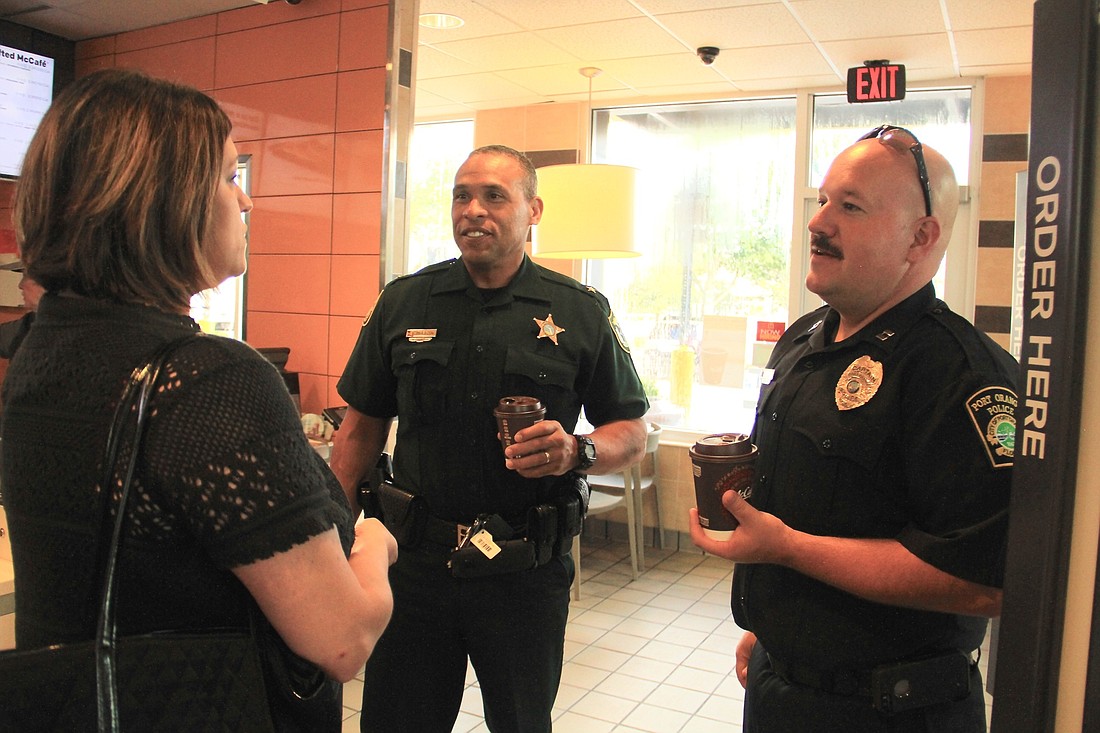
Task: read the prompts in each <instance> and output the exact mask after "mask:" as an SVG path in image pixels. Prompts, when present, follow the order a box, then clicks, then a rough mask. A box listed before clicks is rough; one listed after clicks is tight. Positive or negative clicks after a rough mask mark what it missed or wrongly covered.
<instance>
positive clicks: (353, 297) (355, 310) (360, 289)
mask: <svg viewBox="0 0 1100 733" xmlns="http://www.w3.org/2000/svg"><path fill="white" fill-rule="evenodd" d="M380 265H381V258H379V257H378V256H377V255H334V256H333V258H332V299H331V301H330V303H329V313H331V314H332V315H334V316H363V315H366V313H367V311H368V310H370V308H371V306H372V305H373V304H374V301H375V300H376V299H377V298H378V280H379V268H380Z"/></svg>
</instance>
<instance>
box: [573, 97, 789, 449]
mask: <svg viewBox="0 0 1100 733" xmlns="http://www.w3.org/2000/svg"><path fill="white" fill-rule="evenodd" d="M594 123H595V132H594V135H593V139H594V145H593V147H594V151H593V155H592V160H593V162H595V163H613V164H618V165H629V166H633V167H635V168H638V169H639V180H638V186H637V196H638V200H639V205H638V213H637V217H638V219H637V221H636V226H635V231H636V236H637V240H638V241H637V247H638V249H639V251H640V252H641V253H642V254H641V256H640V257H638V258H636V259H626V260H623V259H616V260H602V261H601V260H592V261H590V262H589V271H588V280H589V281H590V282H591V283H592V284H593V285H594V286H595V287H596V288H598V289H599V290H600V291H601V292H603V293H604V294H605V295H606V296H607V297H608V298H609V299H610V301H611V304H612V306H613V307H614V308H615V312H616V316H617V318H618V320H619V321H620V323H621V325H622V327H623V330H624V332H625V333H626V335H627V337H628V338H629V339H630V340H631V349H632V352H633V355H634V362H635V364H636V365H637V367H638V371H639V373H640V374H641V376H642V379H643V381H644V382H645V383H646V387H647V389H648V390H649V391H650V393H651V394H650V401H651V402H652V403H653V405H654V411H653V412H652V413H651V415H650V418H651V419H655V420H657V421H658V422H661V423H663V424H665V425H669V426H681V427H687V428H691V429H695V430H700V431H707V432H719V431H733V430H738V431H746V432H747V430H748V429H749V428H751V426H752V407H753V405H754V403H755V400H756V395H757V375H758V374H759V367H761V366H763V364H764V360H766V347H763V346H761V345H759V344H757V343H756V335H757V324H758V323H759V322H768V321H779V322H783V321H785V320H786V314H787V296H788V291H789V286H788V283H789V279H790V277H789V273H788V255H789V249H790V236H791V226H792V224H791V219H792V212H793V191H792V188H793V182H794V180H795V172H794V157H795V101H794V99H791V98H783V99H764V100H740V101H729V102H718V103H705V104H683V105H663V106H653V107H633V108H618V109H604V110H597V111H596V112H595V115H594Z"/></svg>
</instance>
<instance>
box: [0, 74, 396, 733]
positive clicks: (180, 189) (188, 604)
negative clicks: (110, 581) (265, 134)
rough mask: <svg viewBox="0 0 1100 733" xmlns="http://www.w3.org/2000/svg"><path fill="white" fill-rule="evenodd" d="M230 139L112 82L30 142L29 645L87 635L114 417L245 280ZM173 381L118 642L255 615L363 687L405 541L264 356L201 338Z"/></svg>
mask: <svg viewBox="0 0 1100 733" xmlns="http://www.w3.org/2000/svg"><path fill="white" fill-rule="evenodd" d="M229 133H230V121H229V118H228V117H227V116H226V115H225V113H224V112H223V111H222V110H221V109H220V108H219V107H218V105H217V104H216V103H215V102H214V101H213V100H212V99H210V98H209V97H207V96H206V95H204V94H202V93H201V92H199V91H197V90H195V89H191V88H189V87H184V86H181V85H178V84H173V83H170V82H166V81H160V80H155V79H152V78H150V77H148V76H145V75H143V74H140V73H137V72H132V71H123V70H107V71H101V72H96V73H94V74H91V75H89V76H86V77H83V78H81V79H78V80H76V81H75V82H73V83H72V84H70V85H69V86H68V87H67V88H66V89H65V90H64V91H63V92H62V93H61V94H60V95H59V96H58V98H57V99H56V101H55V102H54V103H53V105H52V106H51V108H50V110H49V111H48V112H47V114H46V116H45V118H44V119H43V121H42V123H41V125H40V127H39V129H38V131H37V133H36V134H35V136H34V139H33V140H32V142H31V145H30V148H29V150H28V152H27V155H26V158H25V160H24V164H23V174H22V178H21V179H20V180H19V182H18V184H17V190H16V196H15V204H14V218H15V225H16V234H17V240H18V242H19V247H20V256H21V258H22V261H23V263H24V266H25V267H26V274H27V276H28V277H30V278H32V279H33V280H34V281H36V282H38V283H41V284H42V286H43V287H45V289H46V291H47V293H46V294H45V295H44V296H43V297H42V299H41V302H40V303H39V307H38V314H37V319H36V322H35V324H34V327H33V328H32V329H31V331H30V333H29V334H28V335H27V337H26V339H25V341H24V342H23V345H22V347H21V348H20V350H19V352H18V353H17V354H16V355H15V358H14V359H13V360H12V362H11V365H10V367H9V369H8V372H7V378H6V380H5V382H4V385H3V394H2V397H3V404H4V420H3V427H2V438H3V440H2V446H3V474H2V478H3V487H4V503H5V507H4V508H5V510H6V512H7V517H8V522H9V528H10V531H11V544H12V555H13V560H14V564H15V579H16V586H17V589H18V592H17V593H16V645H17V647H18V648H20V649H23V648H27V649H30V648H35V647H40V646H44V645H49V644H58V643H64V642H72V641H79V640H84V639H89V638H91V637H92V635H93V630H94V626H95V621H96V619H95V618H94V616H95V613H94V609H95V607H96V596H97V594H98V580H97V579H98V576H97V567H96V563H97V553H98V549H99V547H100V546H101V544H102V541H103V538H102V537H100V536H99V534H100V525H101V521H102V507H103V503H102V496H103V491H104V487H102V486H100V485H99V484H100V482H101V476H102V474H103V468H104V467H103V466H102V465H101V463H102V460H103V459H102V453H103V446H104V444H105V442H106V437H107V431H108V428H109V425H110V423H111V419H112V414H113V411H114V408H115V404H116V403H117V402H118V399H119V396H120V394H121V391H122V388H123V385H124V384H125V383H126V381H127V379H128V377H129V375H130V372H131V370H132V369H134V367H136V366H138V365H139V364H141V363H142V361H143V360H144V359H145V358H146V357H147V356H148V355H149V354H150V353H151V352H153V351H154V350H156V349H157V347H159V346H161V345H162V344H165V343H167V342H169V341H173V340H175V339H178V338H179V337H180V336H182V335H185V334H189V333H197V332H198V326H197V324H196V323H195V322H194V321H193V320H192V319H191V318H190V317H189V316H188V315H187V314H188V313H189V309H190V299H191V296H192V295H193V294H195V293H197V292H199V291H202V290H205V289H207V288H211V287H214V286H216V285H218V284H219V283H221V282H222V281H224V280H225V279H227V278H229V277H231V276H234V275H239V274H241V273H243V272H244V270H245V259H246V252H245V227H244V223H243V221H242V219H241V214H242V212H246V211H248V210H250V209H251V208H252V202H251V200H250V199H249V198H248V196H246V195H245V193H244V192H243V191H241V189H240V188H239V187H238V186H237V183H236V169H237V149H236V146H235V145H234V143H233V140H232V139H231V138H230V135H229ZM163 374H166V375H167V376H162V378H161V381H160V383H158V386H157V390H156V392H155V394H154V395H153V397H152V399H151V409H150V417H149V419H148V422H147V432H146V437H145V442H144V444H143V446H142V448H141V454H140V456H139V459H138V464H137V469H136V471H135V474H134V479H133V489H132V490H131V498H130V501H129V504H128V505H127V507H126V523H125V525H124V526H125V531H124V535H123V538H124V539H123V548H124V549H123V554H122V556H121V559H120V565H119V569H118V573H117V586H118V594H119V595H118V625H119V633H120V634H135V633H144V632H149V631H154V630H162V629H171V630H177V629H203V628H223V627H230V626H241V625H244V626H247V625H248V620H249V614H250V612H251V609H252V607H253V604H255V606H258V608H259V610H260V611H261V612H262V614H263V617H265V618H266V619H267V621H268V622H269V623H270V626H271V627H273V628H274V630H275V631H276V632H277V633H278V635H279V637H281V639H282V641H283V642H285V645H286V646H287V647H289V649H290V650H292V651H293V652H294V653H296V655H300V657H301V658H304V659H305V660H308V661H309V662H312V663H313V664H315V665H316V666H317V667H319V668H320V669H321V670H323V672H324V673H325V674H327V675H328V676H329V677H330V678H332V679H334V680H338V681H347V680H349V679H351V678H352V677H354V675H355V674H356V673H357V672H358V671H359V669H360V668H361V667H362V665H363V664H364V662H365V660H366V659H367V657H368V656H369V655H370V653H371V651H372V649H373V648H374V645H375V643H376V642H377V640H378V637H379V636H380V635H381V633H382V631H383V629H384V628H385V625H386V624H387V623H388V621H389V617H390V614H391V612H392V602H393V601H392V596H391V594H390V589H389V584H388V580H387V571H388V568H389V565H390V564H391V563H392V562H393V560H394V559H395V558H396V553H397V546H396V544H395V542H394V540H393V537H392V536H390V534H389V533H388V532H387V531H386V530H385V529H384V528H383V527H382V525H381V524H380V523H378V522H377V521H376V520H365V521H362V522H359V523H358V524H357V525H356V524H355V523H354V519H353V512H352V509H351V508H350V507H349V506H348V502H347V499H346V497H345V495H344V493H343V491H342V490H341V488H340V484H339V483H338V482H337V481H336V479H335V478H334V477H333V475H332V473H331V472H330V471H329V470H328V467H327V466H326V465H325V464H324V462H323V461H322V460H321V459H320V457H319V456H318V455H317V453H316V452H315V451H314V450H313V449H312V448H311V447H310V445H309V442H308V440H307V438H306V436H305V434H304V432H303V431H302V429H301V425H300V421H299V418H298V415H297V412H296V410H295V408H294V405H293V403H292V401H291V399H290V396H289V394H288V393H287V390H286V387H285V386H284V383H283V381H282V378H281V377H280V375H279V374H278V373H277V371H276V370H275V369H274V367H272V365H271V364H269V363H268V362H267V361H266V360H265V359H264V358H263V357H262V356H261V355H260V354H258V353H257V352H256V351H255V350H253V349H252V348H251V347H249V346H247V345H246V344H243V343H241V342H238V341H234V340H232V339H226V338H220V337H216V336H207V335H203V336H201V337H197V338H193V339H190V340H188V341H186V342H185V343H184V345H182V346H181V347H179V348H178V349H177V350H176V351H175V352H174V353H173V354H172V356H171V358H170V360H169V363H168V365H167V366H166V368H165V370H164V372H163ZM356 514H357V512H356ZM268 693H269V697H271V698H273V699H274V697H275V695H274V694H273V693H272V692H271V690H270V689H269V690H268ZM332 704H333V705H334V706H335V709H334V710H330V711H329V712H330V713H331V716H330V715H328V714H326V716H325V717H326V718H327V719H329V720H333V719H334V720H335V721H336V726H337V728H338V726H339V717H340V711H339V704H340V702H339V699H338V695H337V696H336V699H334V700H333V701H332ZM272 709H273V717H275V719H276V723H277V727H280V726H281V723H280V719H281V718H283V717H285V715H284V713H283V712H282V711H281V710H280V708H279V704H277V703H273V705H272Z"/></svg>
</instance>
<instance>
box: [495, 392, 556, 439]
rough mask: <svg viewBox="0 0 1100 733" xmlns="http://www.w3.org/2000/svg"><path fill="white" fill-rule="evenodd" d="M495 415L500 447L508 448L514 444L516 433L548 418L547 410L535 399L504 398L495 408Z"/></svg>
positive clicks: (520, 397)
mask: <svg viewBox="0 0 1100 733" xmlns="http://www.w3.org/2000/svg"><path fill="white" fill-rule="evenodd" d="M493 415H494V416H496V419H497V431H498V432H499V433H500V447H501V448H507V447H508V446H510V445H511V444H512V442H513V440H514V438H515V435H516V433H518V432H519V431H520V430H523V429H524V428H529V427H531V426H532V425H534V424H535V423H537V422H541V421H542V419H543V418H544V417H546V408H545V407H543V405H542V403H541V402H539V401H538V399H536V398H535V397H524V396H513V397H502V398H501V400H500V402H498V403H497V406H496V407H495V408H493Z"/></svg>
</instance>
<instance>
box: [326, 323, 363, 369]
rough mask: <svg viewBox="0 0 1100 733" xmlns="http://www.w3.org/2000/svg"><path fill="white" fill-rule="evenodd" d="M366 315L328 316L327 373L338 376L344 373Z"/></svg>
mask: <svg viewBox="0 0 1100 733" xmlns="http://www.w3.org/2000/svg"><path fill="white" fill-rule="evenodd" d="M365 316H366V314H365V313H364V314H363V315H362V316H358V317H352V316H331V317H329V320H328V323H329V328H328V331H329V354H328V366H329V374H331V375H333V376H335V377H339V376H340V375H341V374H343V373H344V367H345V366H346V365H347V363H348V357H349V356H351V350H352V349H353V348H355V342H356V341H358V340H359V331H360V330H362V328H363V318H364V317H365Z"/></svg>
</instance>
